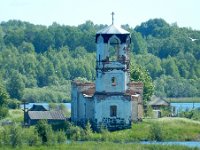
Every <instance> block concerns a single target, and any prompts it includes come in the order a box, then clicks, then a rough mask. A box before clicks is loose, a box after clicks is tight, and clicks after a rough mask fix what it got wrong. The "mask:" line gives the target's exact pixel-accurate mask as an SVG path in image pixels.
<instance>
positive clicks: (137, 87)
mask: <svg viewBox="0 0 200 150" xmlns="http://www.w3.org/2000/svg"><path fill="white" fill-rule="evenodd" d="M130 43H131V36H130V33H129V32H128V31H126V30H124V29H122V28H120V27H117V26H115V25H114V23H113V22H112V24H111V25H110V26H108V27H106V28H104V29H102V30H100V31H98V32H97V33H96V45H97V52H96V81H95V83H91V82H87V83H83V82H80V81H73V82H72V93H71V98H72V105H71V107H72V108H71V120H72V122H74V123H75V124H77V125H84V124H85V123H86V122H87V121H90V122H91V124H92V127H93V128H94V129H98V128H100V127H101V126H104V127H107V128H108V129H109V130H117V129H123V128H129V127H131V124H132V122H136V121H138V120H141V119H142V115H143V100H142V93H143V83H141V82H131V81H130V68H129V66H130V59H129V49H130Z"/></svg>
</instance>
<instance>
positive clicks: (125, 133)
mask: <svg viewBox="0 0 200 150" xmlns="http://www.w3.org/2000/svg"><path fill="white" fill-rule="evenodd" d="M155 124H156V125H159V127H160V128H161V132H162V139H163V141H200V128H199V126H200V122H199V121H193V120H190V119H186V118H161V119H144V120H143V122H142V123H136V124H133V125H132V128H131V129H126V130H121V131H115V132H105V133H102V134H99V133H94V134H92V135H91V137H90V138H91V140H94V141H114V142H133V141H146V140H151V139H150V127H151V126H153V125H155Z"/></svg>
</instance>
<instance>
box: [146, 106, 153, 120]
mask: <svg viewBox="0 0 200 150" xmlns="http://www.w3.org/2000/svg"><path fill="white" fill-rule="evenodd" d="M145 116H146V117H150V118H153V108H152V107H151V106H149V105H147V108H146V113H145Z"/></svg>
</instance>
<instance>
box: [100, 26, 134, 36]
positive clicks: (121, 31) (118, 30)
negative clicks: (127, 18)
mask: <svg viewBox="0 0 200 150" xmlns="http://www.w3.org/2000/svg"><path fill="white" fill-rule="evenodd" d="M97 34H130V33H129V32H128V31H126V30H124V29H122V28H121V27H117V26H115V25H114V24H112V25H110V26H108V27H106V28H104V29H102V30H100V31H98V32H97Z"/></svg>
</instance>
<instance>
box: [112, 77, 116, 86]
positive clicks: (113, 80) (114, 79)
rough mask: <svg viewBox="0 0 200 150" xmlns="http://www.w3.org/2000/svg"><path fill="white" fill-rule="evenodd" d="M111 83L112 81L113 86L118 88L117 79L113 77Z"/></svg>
mask: <svg viewBox="0 0 200 150" xmlns="http://www.w3.org/2000/svg"><path fill="white" fill-rule="evenodd" d="M111 81H112V86H116V84H117V83H116V78H115V77H112V79H111Z"/></svg>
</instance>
